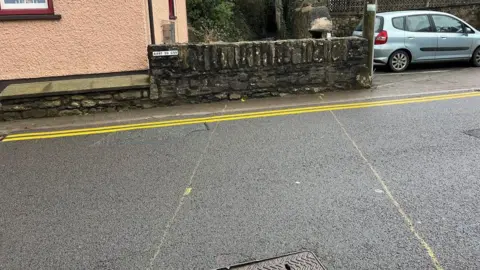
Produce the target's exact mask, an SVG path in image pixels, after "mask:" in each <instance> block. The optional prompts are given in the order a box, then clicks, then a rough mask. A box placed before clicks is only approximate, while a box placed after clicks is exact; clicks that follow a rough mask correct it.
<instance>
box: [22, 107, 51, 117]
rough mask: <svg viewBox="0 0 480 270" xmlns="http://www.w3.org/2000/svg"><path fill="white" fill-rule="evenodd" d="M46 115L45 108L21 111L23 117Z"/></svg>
mask: <svg viewBox="0 0 480 270" xmlns="http://www.w3.org/2000/svg"><path fill="white" fill-rule="evenodd" d="M45 116H47V110H45V109H33V110H28V111H24V112H22V117H23V118H42V117H45Z"/></svg>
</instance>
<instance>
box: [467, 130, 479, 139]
mask: <svg viewBox="0 0 480 270" xmlns="http://www.w3.org/2000/svg"><path fill="white" fill-rule="evenodd" d="M463 133H465V134H467V135H470V136H472V137H475V138H478V139H480V129H472V130H467V131H465V132H463Z"/></svg>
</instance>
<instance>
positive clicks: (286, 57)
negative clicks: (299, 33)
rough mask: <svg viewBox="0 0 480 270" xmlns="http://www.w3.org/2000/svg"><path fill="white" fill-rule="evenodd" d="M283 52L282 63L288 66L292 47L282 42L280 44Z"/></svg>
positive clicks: (290, 60)
mask: <svg viewBox="0 0 480 270" xmlns="http://www.w3.org/2000/svg"><path fill="white" fill-rule="evenodd" d="M282 50H283V63H284V64H290V63H291V62H292V51H293V47H292V45H291V44H290V43H289V42H284V43H283V44H282Z"/></svg>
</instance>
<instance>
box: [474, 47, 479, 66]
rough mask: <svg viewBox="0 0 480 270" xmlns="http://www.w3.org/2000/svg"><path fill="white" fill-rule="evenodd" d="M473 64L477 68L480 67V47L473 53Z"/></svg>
mask: <svg viewBox="0 0 480 270" xmlns="http://www.w3.org/2000/svg"><path fill="white" fill-rule="evenodd" d="M472 64H473V65H474V66H476V67H480V47H478V48H477V49H476V50H475V52H474V53H473V56H472Z"/></svg>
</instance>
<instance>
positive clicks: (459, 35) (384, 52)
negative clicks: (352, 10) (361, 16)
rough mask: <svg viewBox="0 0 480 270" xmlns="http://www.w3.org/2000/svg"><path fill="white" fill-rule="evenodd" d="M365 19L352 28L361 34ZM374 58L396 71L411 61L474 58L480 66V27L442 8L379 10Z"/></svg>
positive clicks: (399, 70) (475, 64) (378, 62)
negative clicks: (433, 9)
mask: <svg viewBox="0 0 480 270" xmlns="http://www.w3.org/2000/svg"><path fill="white" fill-rule="evenodd" d="M362 28H363V27H362V23H360V25H358V26H357V28H356V29H355V31H354V32H353V35H354V36H362ZM375 32H376V33H375V35H376V37H375V57H374V58H375V59H374V62H375V63H377V64H385V65H388V66H389V67H390V69H391V70H392V71H394V72H402V71H404V70H405V69H407V67H408V65H410V64H411V63H426V62H440V61H462V60H465V61H471V63H472V64H473V65H474V66H476V67H480V31H478V30H476V29H475V28H473V27H472V26H471V25H469V24H468V23H466V22H465V21H463V20H461V19H459V18H457V17H455V16H453V15H451V14H448V13H443V12H435V11H396V12H385V13H378V14H377V17H376V20H375Z"/></svg>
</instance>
